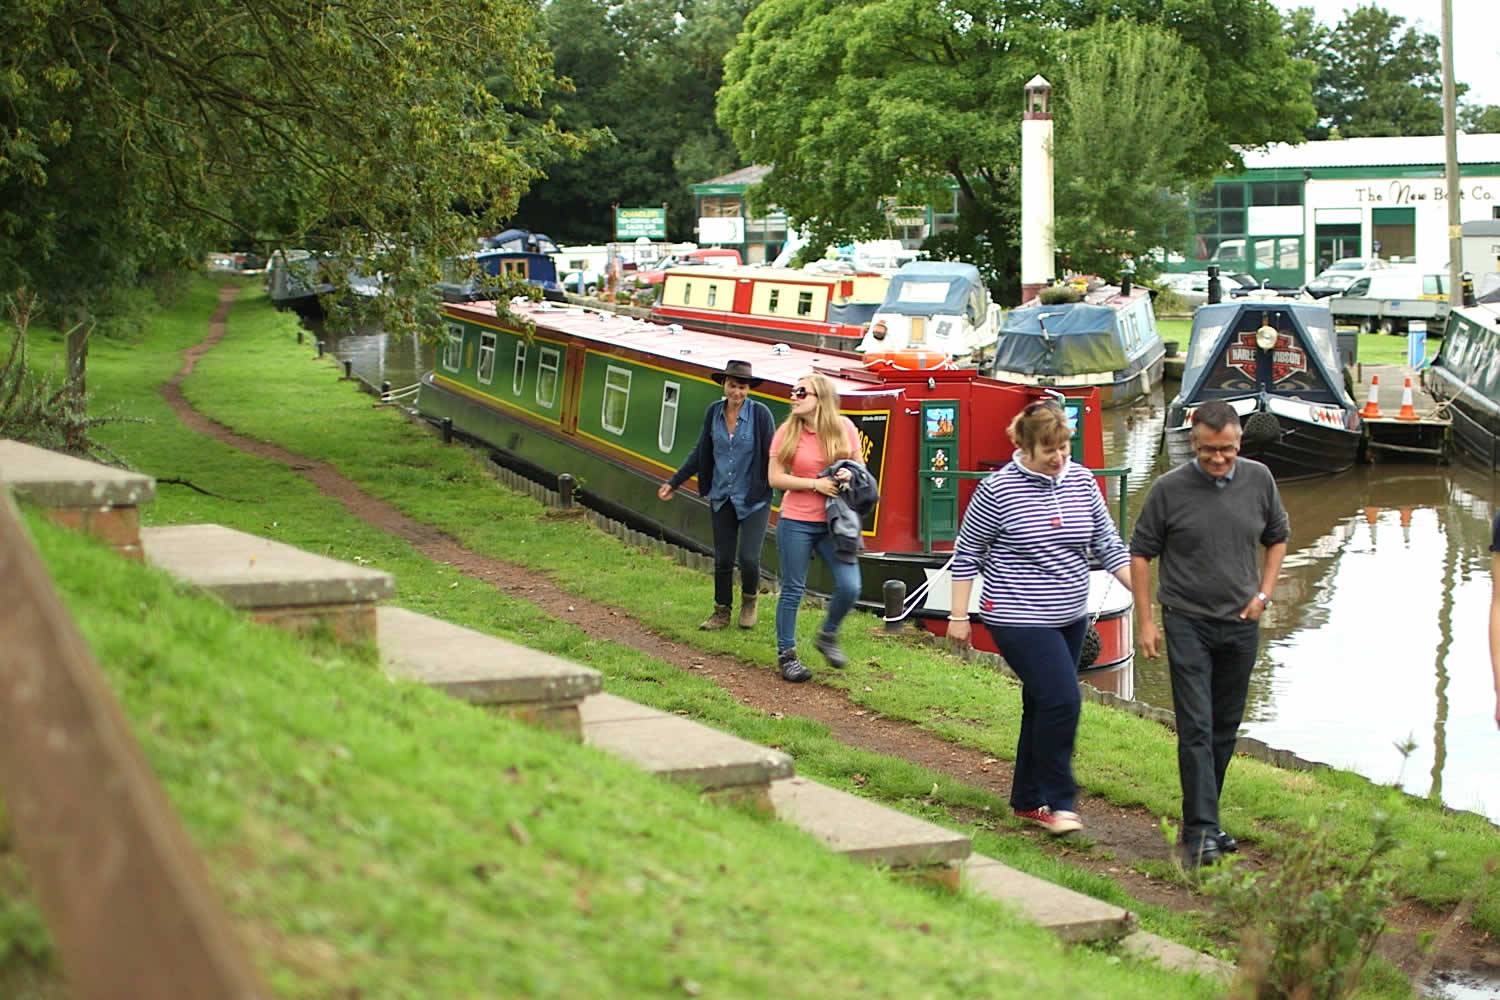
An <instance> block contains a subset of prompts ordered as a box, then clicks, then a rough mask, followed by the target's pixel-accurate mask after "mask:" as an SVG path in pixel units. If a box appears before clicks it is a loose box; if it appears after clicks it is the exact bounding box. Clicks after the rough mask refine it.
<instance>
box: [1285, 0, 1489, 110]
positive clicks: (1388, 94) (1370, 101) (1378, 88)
mask: <svg viewBox="0 0 1500 1000" xmlns="http://www.w3.org/2000/svg"><path fill="white" fill-rule="evenodd" d="M1405 25H1406V20H1405V18H1402V17H1398V16H1396V15H1394V14H1391V13H1389V12H1388V11H1386V10H1384V9H1383V8H1381V7H1379V6H1377V5H1375V4H1367V5H1364V6H1360V7H1356V8H1355V9H1353V10H1351V11H1347V12H1346V13H1345V14H1344V17H1343V19H1342V20H1341V21H1339V23H1338V24H1337V25H1336V26H1334V27H1333V28H1331V29H1329V28H1324V27H1321V26H1320V25H1318V24H1317V22H1316V21H1315V20H1314V16H1313V12H1312V10H1311V9H1310V8H1305V7H1304V8H1299V9H1297V10H1295V11H1293V12H1292V13H1291V14H1289V15H1288V16H1287V30H1288V33H1289V35H1291V36H1292V37H1293V38H1294V39H1295V40H1296V41H1295V45H1296V47H1297V49H1298V52H1299V55H1301V56H1302V57H1303V58H1306V59H1308V60H1310V61H1311V62H1313V63H1315V64H1316V67H1317V72H1316V77H1315V80H1314V84H1313V102H1314V104H1315V105H1316V106H1317V115H1318V117H1317V122H1316V123H1315V124H1314V125H1313V126H1312V127H1310V128H1309V129H1308V130H1307V137H1308V138H1309V139H1326V138H1328V137H1329V135H1331V134H1334V133H1335V132H1336V133H1337V134H1338V135H1340V136H1344V137H1346V138H1354V137H1357V136H1379V135H1440V134H1441V133H1442V131H1443V105H1442V95H1443V77H1442V62H1441V49H1440V46H1439V42H1438V39H1437V38H1436V37H1435V36H1433V35H1428V34H1423V33H1421V32H1418V31H1417V30H1416V29H1415V28H1409V27H1405ZM1467 89H1468V87H1467V86H1465V85H1464V84H1459V85H1458V95H1459V96H1462V95H1463V93H1464V92H1465V91H1466V90H1467Z"/></svg>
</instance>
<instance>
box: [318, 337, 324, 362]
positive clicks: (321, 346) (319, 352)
mask: <svg viewBox="0 0 1500 1000" xmlns="http://www.w3.org/2000/svg"><path fill="white" fill-rule="evenodd" d="M322 356H323V342H322V341H321V340H320V341H318V357H320V358H321V357H322Z"/></svg>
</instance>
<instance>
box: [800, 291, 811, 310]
mask: <svg viewBox="0 0 1500 1000" xmlns="http://www.w3.org/2000/svg"><path fill="white" fill-rule="evenodd" d="M797 315H798V316H811V315H812V292H798V293H797Z"/></svg>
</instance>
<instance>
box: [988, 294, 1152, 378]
mask: <svg viewBox="0 0 1500 1000" xmlns="http://www.w3.org/2000/svg"><path fill="white" fill-rule="evenodd" d="M1119 315H1120V314H1119V311H1118V310H1116V309H1111V308H1110V307H1108V306H1096V305H1089V304H1088V303H1085V302H1072V303H1059V304H1057V305H1050V306H1023V307H1021V308H1018V309H1012V310H1011V311H1010V313H1009V314H1008V315H1007V316H1006V317H1005V325H1004V326H1003V327H1001V329H1000V336H999V338H998V339H997V340H996V342H995V369H994V370H995V371H997V372H1020V373H1022V374H1026V375H1084V374H1087V373H1090V372H1116V371H1122V370H1124V369H1125V368H1126V367H1127V366H1128V365H1129V363H1130V362H1129V359H1128V358H1127V357H1126V356H1125V347H1124V345H1123V344H1122V343H1121V340H1120V335H1119V328H1118V325H1117V322H1118V318H1119Z"/></svg>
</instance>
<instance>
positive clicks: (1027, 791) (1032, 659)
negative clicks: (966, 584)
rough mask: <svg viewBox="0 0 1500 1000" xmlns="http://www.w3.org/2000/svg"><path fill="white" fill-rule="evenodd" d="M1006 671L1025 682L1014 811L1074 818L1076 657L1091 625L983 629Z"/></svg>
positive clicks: (1012, 800)
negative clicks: (1038, 810) (1043, 809)
mask: <svg viewBox="0 0 1500 1000" xmlns="http://www.w3.org/2000/svg"><path fill="white" fill-rule="evenodd" d="M985 627H986V628H988V629H989V630H990V635H991V636H993V637H994V639H995V646H996V648H998V649H999V650H1000V655H1001V656H1003V657H1005V662H1006V665H1008V666H1009V667H1010V669H1012V670H1014V671H1015V672H1016V676H1017V677H1019V678H1021V732H1020V734H1019V735H1018V736H1017V738H1016V774H1015V778H1014V779H1013V780H1012V781H1011V784H1010V807H1011V808H1012V809H1025V810H1030V809H1035V808H1037V807H1038V806H1048V807H1050V808H1051V809H1052V811H1053V812H1060V811H1062V810H1064V809H1066V810H1068V811H1069V812H1071V811H1072V810H1073V806H1074V804H1075V803H1076V802H1077V800H1078V785H1077V783H1076V782H1074V780H1073V743H1074V741H1075V739H1076V738H1077V736H1078V715H1079V712H1080V711H1081V706H1082V705H1083V696H1082V695H1081V694H1079V693H1078V654H1079V653H1080V652H1081V651H1082V649H1083V636H1084V633H1086V632H1087V631H1088V619H1087V618H1080V619H1078V620H1077V621H1076V622H1072V623H1070V624H1067V625H1064V626H1062V627H1061V628H1042V627H1035V628H1033V627H1028V626H1022V625H991V624H989V623H988V622H986V623H985Z"/></svg>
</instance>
